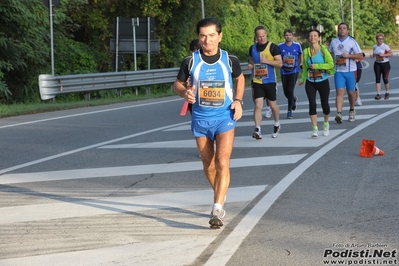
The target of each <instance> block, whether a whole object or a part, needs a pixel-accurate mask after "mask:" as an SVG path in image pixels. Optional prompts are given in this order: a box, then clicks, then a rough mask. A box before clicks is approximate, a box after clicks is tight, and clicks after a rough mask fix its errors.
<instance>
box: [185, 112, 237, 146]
mask: <svg viewBox="0 0 399 266" xmlns="http://www.w3.org/2000/svg"><path fill="white" fill-rule="evenodd" d="M236 124H237V121H235V120H233V119H231V118H227V119H224V120H211V121H207V120H196V121H193V122H192V123H191V131H192V132H193V134H194V137H208V138H210V139H211V140H212V141H214V140H215V136H216V135H217V134H220V133H223V132H227V131H229V130H231V129H233V128H235V126H236Z"/></svg>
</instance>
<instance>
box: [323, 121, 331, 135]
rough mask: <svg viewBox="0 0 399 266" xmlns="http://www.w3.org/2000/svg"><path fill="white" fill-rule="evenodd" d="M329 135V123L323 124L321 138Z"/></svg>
mask: <svg viewBox="0 0 399 266" xmlns="http://www.w3.org/2000/svg"><path fill="white" fill-rule="evenodd" d="M328 135H330V124H329V123H324V125H323V136H325V137H327V136H328Z"/></svg>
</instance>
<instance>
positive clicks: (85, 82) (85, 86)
mask: <svg viewBox="0 0 399 266" xmlns="http://www.w3.org/2000/svg"><path fill="white" fill-rule="evenodd" d="M247 65H248V64H247V63H241V68H242V70H243V73H244V75H250V74H251V72H250V71H249V70H248V69H247ZM178 72H179V68H162V69H152V70H139V71H128V72H106V73H94V74H78V75H64V76H53V75H49V74H42V75H39V89H40V97H41V98H42V100H49V99H53V98H55V96H57V95H58V94H67V93H78V92H86V93H90V92H92V91H100V90H110V89H122V88H129V87H138V86H149V85H157V84H167V83H174V82H175V80H176V76H177V73H178Z"/></svg>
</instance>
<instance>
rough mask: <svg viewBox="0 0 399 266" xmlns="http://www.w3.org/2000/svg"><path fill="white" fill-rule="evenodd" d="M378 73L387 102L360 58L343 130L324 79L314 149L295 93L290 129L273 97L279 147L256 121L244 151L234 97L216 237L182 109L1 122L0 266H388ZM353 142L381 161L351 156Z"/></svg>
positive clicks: (394, 224) (394, 218) (391, 199)
mask: <svg viewBox="0 0 399 266" xmlns="http://www.w3.org/2000/svg"><path fill="white" fill-rule="evenodd" d="M391 65H392V70H391V73H390V87H391V89H390V99H389V100H379V101H377V100H374V96H375V83H374V74H373V70H372V62H371V61H370V59H366V64H365V68H364V70H363V76H362V79H361V81H360V91H361V98H362V102H363V106H360V107H357V108H356V111H357V115H356V121H355V122H353V123H351V122H348V121H347V116H348V109H349V108H348V101H347V100H346V101H345V106H344V111H343V112H344V122H343V123H342V124H336V123H335V121H334V120H333V119H334V116H335V112H336V109H335V90H334V82H333V79H330V85H331V94H330V105H331V118H330V119H331V121H330V131H331V135H330V136H329V137H322V136H320V137H318V138H317V139H312V138H311V137H310V135H311V124H310V119H309V117H308V103H307V98H306V94H305V92H304V86H301V87H299V86H297V87H296V94H297V95H298V97H299V101H298V108H297V110H296V111H294V112H293V116H294V118H293V119H290V120H288V119H286V118H285V117H286V107H287V103H286V99H285V97H284V95H283V92H282V89H281V86H279V88H280V90H279V95H278V103H279V105H280V108H281V110H280V119H281V121H280V122H281V124H282V130H281V134H280V136H279V137H278V138H276V139H273V138H271V133H272V128H273V122H272V120H270V119H266V118H264V120H263V122H262V132H263V139H262V140H260V141H256V140H254V139H253V138H252V137H251V135H252V131H253V127H254V122H253V119H252V109H253V104H252V101H251V93H250V89H249V88H247V90H246V95H245V101H244V117H243V118H242V119H241V120H240V121H239V122H238V126H237V128H236V139H235V148H234V151H233V155H232V159H231V185H230V189H229V192H228V195H227V202H226V206H225V208H226V211H227V215H226V219H225V220H226V221H225V222H226V224H225V226H224V227H223V228H222V229H220V230H212V229H209V227H208V220H209V212H210V210H211V206H212V201H213V200H212V198H213V196H212V191H211V190H210V187H209V185H208V183H207V181H206V180H205V177H204V175H203V172H202V166H201V162H200V158H198V152H197V151H196V148H195V142H194V140H193V137H192V135H191V132H190V130H189V119H190V118H189V116H185V117H181V116H179V112H180V108H181V106H182V104H183V100H182V99H181V98H178V97H167V98H164V99H154V100H146V101H140V102H133V103H123V104H115V105H108V106H98V107H89V108H81V109H74V110H64V111H58V112H52V113H41V114H34V115H26V116H19V117H10V118H2V119H0V138H1V142H0V265H6V266H14V265H18V266H20V265H29V266H36V265H57V266H58V265H60V266H61V265H68V266H69V265H230V266H233V265H237V266H238V265H240V266H241V265H267V266H269V265H271V266H275V265H283V266H285V265H287V266H292V265H300V266H303V265H334V264H337V265H398V261H397V249H398V247H399V241H398V228H399V216H398V213H399V212H398V206H399V204H398V203H399V197H398V194H399V193H398V192H399V180H398V173H399V159H398V158H399V141H398V139H399V138H398V132H399V125H398V119H399V114H398V112H399V81H398V79H399V75H398V73H399V71H398V70H399V57H393V58H392V59H391ZM319 114H321V110H320V112H319ZM319 119H320V121H321V115H319ZM319 128H322V123H321V122H319ZM362 139H371V140H375V141H376V146H377V147H378V148H380V149H381V150H383V151H384V152H385V154H384V155H383V156H373V157H372V158H364V157H360V156H359V149H360V144H361V141H362ZM383 263H384V264H383Z"/></svg>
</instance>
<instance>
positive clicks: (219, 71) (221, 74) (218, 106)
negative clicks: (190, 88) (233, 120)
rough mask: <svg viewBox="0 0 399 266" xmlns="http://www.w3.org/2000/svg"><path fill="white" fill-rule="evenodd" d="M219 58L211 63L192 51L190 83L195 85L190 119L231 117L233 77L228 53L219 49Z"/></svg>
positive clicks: (222, 118)
mask: <svg viewBox="0 0 399 266" xmlns="http://www.w3.org/2000/svg"><path fill="white" fill-rule="evenodd" d="M219 51H220V58H219V59H218V60H217V61H216V62H215V63H213V64H208V63H206V62H205V61H204V60H202V58H201V56H203V55H201V54H200V52H199V51H196V52H194V53H193V64H192V67H191V69H190V77H191V82H192V83H191V84H194V85H195V90H196V91H195V94H196V102H195V103H194V104H193V106H192V120H208V121H209V120H224V119H226V118H229V117H232V115H233V110H231V109H230V107H231V103H232V102H233V78H232V76H231V75H232V69H231V66H230V63H229V55H228V53H227V52H226V51H224V50H222V49H219Z"/></svg>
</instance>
